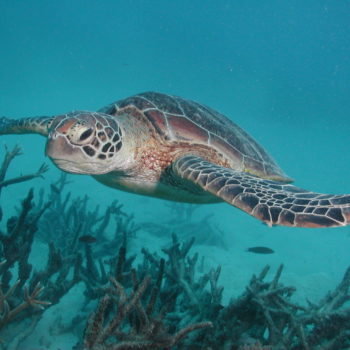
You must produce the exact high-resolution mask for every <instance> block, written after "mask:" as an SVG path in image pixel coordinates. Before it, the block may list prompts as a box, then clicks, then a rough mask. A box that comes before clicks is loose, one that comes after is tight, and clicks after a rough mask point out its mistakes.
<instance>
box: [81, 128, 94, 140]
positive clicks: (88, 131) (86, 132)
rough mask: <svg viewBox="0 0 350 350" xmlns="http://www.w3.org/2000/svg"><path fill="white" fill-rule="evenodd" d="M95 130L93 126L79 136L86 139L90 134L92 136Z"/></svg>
mask: <svg viewBox="0 0 350 350" xmlns="http://www.w3.org/2000/svg"><path fill="white" fill-rule="evenodd" d="M92 132H93V130H92V128H89V129H87V130H85V131H84V132H83V133H82V134H81V135H80V137H79V141H85V140H86V139H87V138H88V137H89V136H91V134H92Z"/></svg>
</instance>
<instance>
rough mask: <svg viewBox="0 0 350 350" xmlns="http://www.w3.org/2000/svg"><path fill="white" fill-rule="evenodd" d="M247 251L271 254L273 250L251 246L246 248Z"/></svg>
mask: <svg viewBox="0 0 350 350" xmlns="http://www.w3.org/2000/svg"><path fill="white" fill-rule="evenodd" d="M246 251H247V252H251V253H256V254H272V253H274V251H273V250H272V249H271V248H268V247H251V248H248V249H247V250H246Z"/></svg>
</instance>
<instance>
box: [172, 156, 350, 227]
mask: <svg viewBox="0 0 350 350" xmlns="http://www.w3.org/2000/svg"><path fill="white" fill-rule="evenodd" d="M173 171H174V172H175V174H176V175H177V176H180V177H181V178H183V179H186V180H189V181H191V182H193V183H195V184H197V185H198V186H200V187H201V188H203V189H204V190H206V191H208V192H210V193H212V194H213V195H215V196H218V197H220V198H222V199H223V200H224V201H226V202H227V203H229V204H231V205H233V206H236V207H238V208H240V209H242V210H244V211H245V212H247V213H248V214H250V215H252V216H254V217H256V218H257V219H260V220H262V221H263V222H265V223H266V224H267V225H269V226H272V225H285V226H297V227H332V226H345V225H348V224H349V221H350V195H328V194H321V193H315V192H310V191H306V190H304V189H302V188H299V187H296V186H293V185H290V184H283V183H281V182H277V181H272V180H265V179H262V178H259V177H256V176H254V175H250V174H248V173H242V172H239V171H235V170H233V169H228V168H223V167H220V166H217V165H214V164H212V163H209V162H207V161H205V160H203V159H202V158H199V157H195V156H185V157H183V158H181V159H179V160H177V161H176V162H175V163H174V164H173Z"/></svg>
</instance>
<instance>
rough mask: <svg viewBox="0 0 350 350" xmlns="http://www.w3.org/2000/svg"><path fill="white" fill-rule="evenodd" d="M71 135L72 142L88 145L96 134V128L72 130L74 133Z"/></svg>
mask: <svg viewBox="0 0 350 350" xmlns="http://www.w3.org/2000/svg"><path fill="white" fill-rule="evenodd" d="M69 136H70V140H71V142H72V143H74V144H76V145H86V144H87V143H89V142H90V141H91V139H92V137H93V136H94V129H93V128H87V129H86V128H83V130H76V131H74V130H72V133H71V135H69Z"/></svg>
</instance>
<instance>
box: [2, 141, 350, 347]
mask: <svg viewBox="0 0 350 350" xmlns="http://www.w3.org/2000/svg"><path fill="white" fill-rule="evenodd" d="M18 155H20V149H19V148H18V147H15V148H14V149H13V150H11V151H10V150H6V152H5V157H4V161H3V163H2V166H1V168H0V194H1V189H2V188H3V187H5V186H9V185H15V184H17V183H19V182H22V181H28V180H31V179H33V178H35V177H41V176H42V175H43V174H44V172H45V171H46V169H47V168H46V166H45V165H44V166H42V167H41V168H40V169H39V170H38V171H37V172H36V173H34V174H30V175H23V176H19V177H15V178H13V179H6V173H7V169H8V168H9V166H10V164H11V162H12V160H13V159H14V158H15V157H17V156H18ZM68 184H69V181H68V179H67V177H66V176H65V175H62V177H61V178H60V179H59V180H57V181H56V182H54V183H53V184H52V185H51V188H50V191H48V192H45V191H43V190H41V191H38V192H39V194H38V195H36V196H35V197H37V200H36V202H34V191H33V190H29V192H28V194H27V196H26V197H25V198H24V200H23V202H22V203H21V205H20V206H19V207H18V209H17V214H16V215H15V216H13V217H9V218H7V219H6V222H4V221H5V220H4V218H3V216H4V215H3V213H2V211H1V216H0V221H1V222H2V223H3V227H2V228H1V231H0V282H1V286H0V339H1V341H2V343H1V344H0V348H1V349H3V350H9V349H11V350H12V349H23V346H22V345H23V344H24V343H25V341H26V339H27V337H28V336H30V334H31V333H32V332H33V331H34V329H35V327H36V326H37V325H38V322H39V321H40V319H41V318H42V316H43V315H44V313H45V312H47V311H46V310H48V309H50V307H51V306H52V305H55V304H59V303H60V301H61V299H62V297H63V296H65V295H67V293H69V292H70V290H71V289H72V288H73V287H74V286H76V285H77V284H78V283H80V284H79V289H78V290H79V292H81V298H82V300H84V303H83V306H82V309H81V312H80V313H79V315H76V317H75V318H74V319H73V320H72V321H70V323H65V324H63V323H64V322H63V321H62V320H64V318H65V315H64V314H60V315H59V319H57V323H55V326H52V327H56V328H57V327H58V325H61V327H62V330H61V331H65V332H71V333H74V334H77V337H78V339H77V345H76V346H75V349H79V350H116V349H118V350H120V349H130V350H132V349H174V350H180V349H193V350H196V349H198V350H204V349H206V350H213V349H215V350H216V349H223V350H316V349H317V350H318V349H323V350H345V349H348V348H349V347H350V308H349V306H348V304H347V302H348V301H349V299H350V294H349V287H350V268H349V269H347V270H346V272H345V274H344V277H343V279H342V281H341V282H340V283H339V285H338V286H337V287H336V288H335V289H334V291H332V292H330V293H329V294H327V295H326V296H325V298H323V299H322V300H321V301H319V302H318V303H311V302H309V303H308V304H307V305H298V304H296V303H295V302H294V301H293V295H294V292H295V288H294V287H292V286H285V285H284V284H283V283H282V282H281V275H282V272H283V266H282V265H281V266H280V267H279V268H278V269H277V271H276V272H275V274H274V275H273V276H272V277H271V279H270V280H268V278H267V276H268V272H269V271H270V270H271V269H270V267H269V266H266V267H264V268H263V269H262V271H261V272H260V273H259V274H257V275H253V276H252V278H251V280H250V282H249V284H248V285H247V286H246V288H245V289H244V291H243V292H242V294H241V295H240V296H239V297H237V298H234V299H232V300H231V301H230V302H229V303H228V305H223V302H222V294H223V286H221V285H220V282H219V280H220V273H221V266H217V267H211V268H209V270H208V271H205V269H204V264H203V260H202V257H201V256H200V255H199V254H198V253H194V254H192V250H193V246H194V243H195V239H194V238H189V239H188V238H187V239H184V238H183V237H180V236H178V235H176V234H173V235H172V238H171V242H170V244H169V245H168V246H167V247H166V248H163V249H162V250H158V251H150V250H149V249H146V248H142V249H141V251H140V252H139V253H137V255H135V251H133V254H131V253H130V252H129V251H131V250H132V249H130V248H131V246H132V243H133V242H135V241H136V239H137V236H136V234H137V233H138V232H139V231H140V230H141V227H140V225H138V224H137V223H136V222H135V220H134V217H133V215H130V214H128V213H126V212H125V211H124V209H123V206H122V204H121V203H119V202H118V201H115V202H113V203H111V204H110V205H109V206H107V207H106V208H105V210H101V209H100V208H99V207H98V206H96V207H93V206H92V205H91V203H90V202H89V199H88V198H87V197H83V198H79V197H78V198H74V196H73V195H72V193H70V192H69V191H68V190H67V187H68ZM2 203H4V202H2ZM91 208H92V209H91ZM6 209H8V208H6ZM174 210H176V211H177V213H180V214H179V215H182V217H183V218H184V220H185V221H186V220H187V221H186V222H187V224H188V225H190V223H191V222H193V220H192V219H191V217H192V213H193V212H194V209H193V208H192V207H191V208H190V207H189V208H187V209H186V208H185V209H183V208H182V209H179V208H178V207H176V208H175V209H174ZM5 214H6V213H5ZM195 222H196V221H195ZM196 225H198V227H199V226H200V221H198V222H197V223H196ZM202 225H203V221H202ZM147 228H148V229H149V227H147V225H144V226H142V230H143V231H144V230H145V229H147ZM153 229H154V230H157V229H159V230H167V231H169V230H168V225H166V224H164V225H163V224H162V226H161V227H160V226H159V227H155V226H153ZM153 234H155V232H153ZM38 244H40V247H41V249H42V247H47V249H46V250H47V259H46V263H44V264H42V265H41V266H40V269H39V268H38V266H33V265H32V263H31V259H30V258H31V254H32V253H33V251H35V250H36V249H38V247H37V245H38ZM233 278H234V276H233ZM91 311H92V312H91ZM82 329H85V331H84V332H82V331H81V330H82ZM58 331H59V330H56V334H57V333H58ZM46 343H47V342H46ZM46 343H45V339H43V340H42V344H46ZM21 344H22V345H21ZM46 346H49V345H46Z"/></svg>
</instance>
